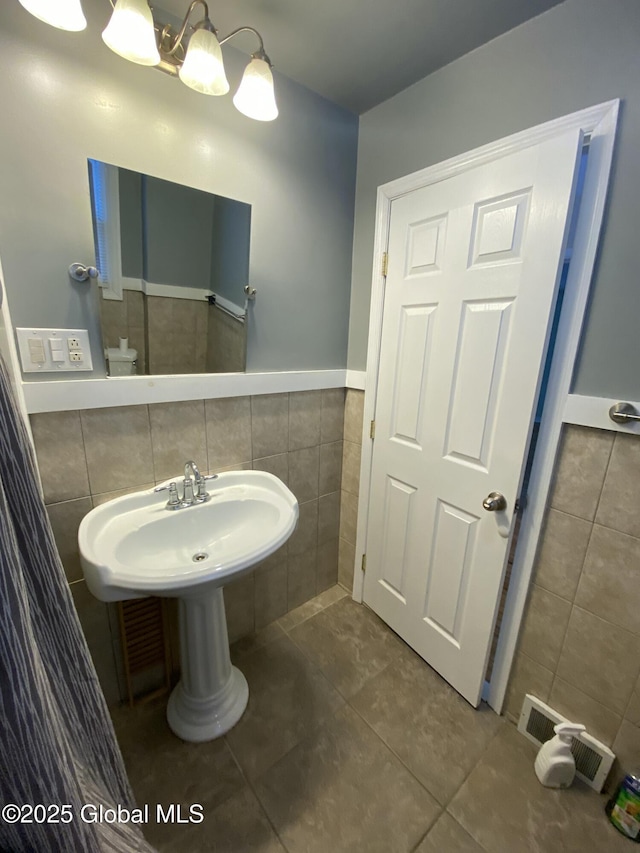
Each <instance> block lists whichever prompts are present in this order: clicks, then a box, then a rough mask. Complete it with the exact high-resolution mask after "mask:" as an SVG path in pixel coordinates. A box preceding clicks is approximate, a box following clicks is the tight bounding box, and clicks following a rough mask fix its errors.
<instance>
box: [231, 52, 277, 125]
mask: <svg viewBox="0 0 640 853" xmlns="http://www.w3.org/2000/svg"><path fill="white" fill-rule="evenodd" d="M233 103H234V104H235V107H236V109H237V110H240V112H241V113H243V114H244V115H246V116H248V117H249V118H255V119H257V120H258V121H273V119H274V118H277V116H278V107H277V106H276V98H275V95H274V92H273V74H272V73H271V68H269V63H268V62H265V61H264V59H252V60H251V62H250V63H249V64H248V65H247V67H246V68H245V71H244V76H243V77H242V82H241V83H240V87H239V88H238V91H237V92H236V93H235V95H234V96H233Z"/></svg>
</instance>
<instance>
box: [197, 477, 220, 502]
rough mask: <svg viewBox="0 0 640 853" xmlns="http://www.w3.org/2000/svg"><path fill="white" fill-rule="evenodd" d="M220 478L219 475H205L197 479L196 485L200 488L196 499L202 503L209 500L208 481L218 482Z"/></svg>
mask: <svg viewBox="0 0 640 853" xmlns="http://www.w3.org/2000/svg"><path fill="white" fill-rule="evenodd" d="M217 477H218V475H217V474H205V475H204V476H203V475H202V474H201V475H200V477H199V478H198V479H197V481H196V483H197V486H198V493H197V494H196V499H197V500H200V501H206V500H209V493H208V492H207V487H206V485H205V483H206V481H207V480H216V479H217Z"/></svg>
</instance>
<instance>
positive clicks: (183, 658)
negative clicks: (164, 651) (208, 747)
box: [167, 587, 249, 741]
mask: <svg viewBox="0 0 640 853" xmlns="http://www.w3.org/2000/svg"><path fill="white" fill-rule="evenodd" d="M178 603H179V624H180V666H181V677H180V681H179V682H178V684H177V685H176V687H175V689H174V690H173V692H172V694H171V696H170V697H169V704H168V706H167V721H168V723H169V726H170V727H171V729H172V731H173V732H175V734H177V735H178V737H179V738H182V740H187V741H205V740H213V739H214V738H217V737H220V736H221V735H223V734H224V733H225V732H228V731H229V729H230V728H231V727H232V726H234V725H235V724H236V723H237V722H238V720H239V719H240V717H241V716H242V714H243V713H244V709H245V708H246V707H247V701H248V699H249V688H248V686H247V681H246V679H245V677H244V675H243V674H242V673H241V672H240V670H239V669H236V667H235V666H232V665H231V658H230V656H229V639H228V636H227V619H226V616H225V611H224V598H223V595H222V587H218V588H216V589H214V590H212V591H207V592H204V593H199V594H198V595H197V597H196V596H194V597H193V598H191V597H189V598H180V599H178Z"/></svg>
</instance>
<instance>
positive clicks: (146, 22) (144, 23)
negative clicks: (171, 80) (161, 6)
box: [102, 0, 160, 65]
mask: <svg viewBox="0 0 640 853" xmlns="http://www.w3.org/2000/svg"><path fill="white" fill-rule="evenodd" d="M102 41H103V42H104V43H105V44H106V45H107V47H110V48H111V50H112V51H113V52H114V53H117V54H118V56H121V57H122V58H123V59H128V60H129V61H130V62H135V63H137V64H138V65H158V63H159V62H160V54H159V53H158V48H157V46H156V34H155V31H154V27H153V16H152V14H151V9H150V8H149V4H148V3H147V0H117V3H116V5H115V7H114V10H113V14H112V16H111V20H110V21H109V24H108V25H107V28H106V29H105V31H104V32H103V33H102Z"/></svg>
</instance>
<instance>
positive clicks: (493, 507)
mask: <svg viewBox="0 0 640 853" xmlns="http://www.w3.org/2000/svg"><path fill="white" fill-rule="evenodd" d="M482 506H483V507H484V508H485V509H486V511H487V512H499V511H500V510H503V509H506V508H507V500H506V498H505V496H504V495H502V494H500V492H490V493H489V494H488V495H487V496H486V498H485V499H484V500H483V501H482Z"/></svg>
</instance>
